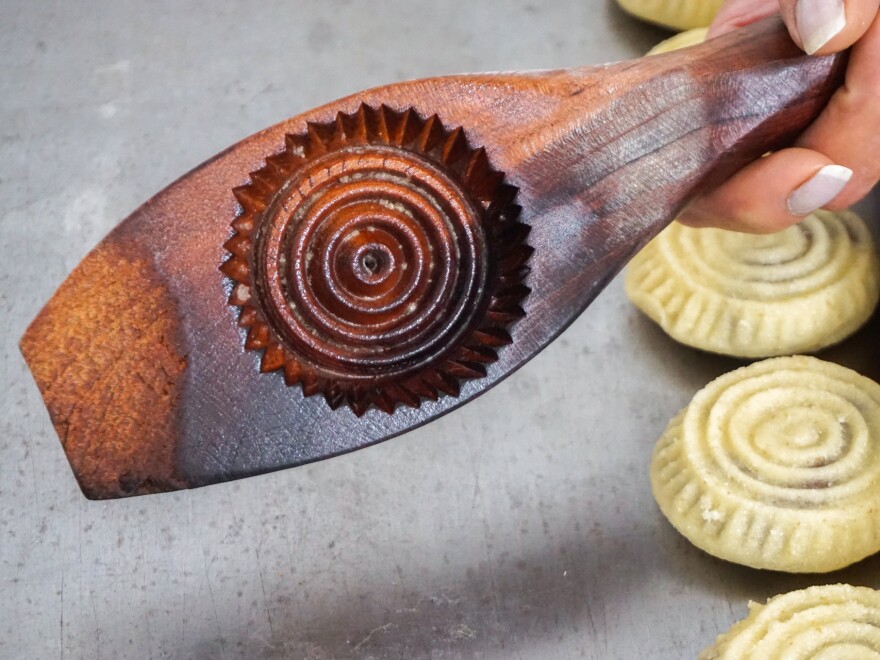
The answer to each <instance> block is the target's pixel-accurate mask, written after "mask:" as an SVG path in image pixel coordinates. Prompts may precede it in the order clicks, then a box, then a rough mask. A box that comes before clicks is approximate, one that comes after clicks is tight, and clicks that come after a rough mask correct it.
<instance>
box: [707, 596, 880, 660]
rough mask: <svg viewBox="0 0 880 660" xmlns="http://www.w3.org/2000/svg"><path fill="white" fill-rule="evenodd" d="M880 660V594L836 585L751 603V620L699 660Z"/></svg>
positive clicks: (737, 624)
mask: <svg viewBox="0 0 880 660" xmlns="http://www.w3.org/2000/svg"><path fill="white" fill-rule="evenodd" d="M767 658H804V659H806V658H811V659H814V660H844V659H845V660H863V659H864V660H868V659H869V658H875V659H876V658H880V591H876V590H874V589H869V588H867V587H853V586H851V585H848V584H831V585H823V586H816V587H809V588H808V589H801V590H799V591H792V592H790V593H787V594H782V595H780V596H776V597H774V598H771V599H770V600H768V601H767V604H766V605H760V604H758V603H749V615H748V617H746V618H745V619H743V620H742V621H740V622H738V623H736V624H735V625H734V626H733V627H732V628H731V629H730V630H728V631H727V632H726V633H724V634H722V635H719V637H718V639H717V640H716V641H715V643H714V644H713V645H712V646H710V647H709V648H707V649H705V650H704V651H703V652H702V653H700V656H699V660H766V659H767Z"/></svg>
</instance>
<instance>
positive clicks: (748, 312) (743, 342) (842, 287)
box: [625, 211, 880, 358]
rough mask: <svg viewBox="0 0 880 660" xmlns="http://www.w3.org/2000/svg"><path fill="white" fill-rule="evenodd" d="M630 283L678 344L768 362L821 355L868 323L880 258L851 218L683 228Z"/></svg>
mask: <svg viewBox="0 0 880 660" xmlns="http://www.w3.org/2000/svg"><path fill="white" fill-rule="evenodd" d="M625 286H626V292H627V295H628V296H629V298H630V300H631V301H632V302H633V303H634V304H635V305H636V306H637V307H638V308H639V309H641V310H642V311H643V312H644V313H645V314H647V315H648V316H649V317H650V318H651V319H653V320H654V321H656V322H657V323H658V324H659V325H660V327H661V328H663V330H664V331H665V332H666V333H667V334H668V335H669V336H671V337H672V338H673V339H675V340H676V341H679V342H681V343H682V344H686V345H688V346H692V347H694V348H699V349H702V350H704V351H709V352H712V353H721V354H724V355H731V356H735V357H743V358H765V357H773V356H777V355H793V354H796V353H812V352H815V351H818V350H820V349H822V348H825V347H826V346H830V345H832V344H836V343H838V342H840V341H842V340H843V339H845V338H846V337H848V336H849V335H851V334H852V333H854V332H855V331H856V330H858V329H859V328H860V327H861V326H862V325H864V323H865V322H866V321H867V320H868V319H869V318H870V316H871V314H872V313H873V311H874V308H875V307H876V306H877V301H878V298H880V261H878V257H877V251H876V248H875V246H874V243H873V240H872V237H871V233H870V231H869V230H868V228H867V226H866V225H865V222H864V221H863V220H862V219H861V218H859V216H857V215H856V214H855V213H852V212H850V211H839V212H830V211H817V212H816V213H814V214H812V215H810V216H808V217H807V218H805V219H804V220H803V222H801V223H799V224H797V225H795V226H793V227H789V228H788V229H785V230H784V231H781V232H778V233H775V234H760V235H759V234H741V233H738V232H732V231H727V230H724V229H694V228H691V227H686V226H684V225H682V224H679V223H674V224H672V225H671V226H669V227H668V228H667V229H665V230H664V231H663V232H661V233H660V235H659V236H657V237H656V238H655V239H654V240H653V241H651V242H650V243H649V244H648V245H647V246H646V247H645V248H644V249H643V250H642V251H641V252H639V253H638V254H637V255H636V256H635V258H634V259H633V260H632V262H631V263H630V265H629V268H628V269H627V273H626V280H625Z"/></svg>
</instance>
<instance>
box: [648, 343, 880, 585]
mask: <svg viewBox="0 0 880 660" xmlns="http://www.w3.org/2000/svg"><path fill="white" fill-rule="evenodd" d="M651 486H652V490H653V492H654V497H655V499H656V500H657V504H658V505H659V506H660V510H661V511H662V512H663V514H664V515H665V516H666V517H667V518H668V519H669V521H670V522H671V523H672V525H673V526H674V527H675V528H676V529H677V530H678V531H679V532H681V533H682V534H683V535H684V536H685V537H686V538H687V539H688V540H690V541H691V542H692V543H693V544H694V545H696V546H697V547H699V548H701V549H703V550H705V551H706V552H708V553H709V554H711V555H714V556H716V557H720V558H721V559H726V560H728V561H732V562H735V563H738V564H744V565H746V566H752V567H754V568H763V569H771V570H777V571H788V572H792V573H821V572H827V571H833V570H836V569H838V568H843V567H844V566H848V565H849V564H852V563H854V562H857V561H859V560H860V559H863V558H865V557H867V556H869V555H872V554H874V553H876V552H877V551H880V385H878V384H877V383H875V382H874V381H872V380H870V379H869V378H866V377H864V376H862V375H860V374H858V373H856V372H855V371H852V370H850V369H847V368H845V367H842V366H840V365H837V364H833V363H830V362H824V361H822V360H819V359H816V358H812V357H805V356H797V357H784V358H775V359H772V360H765V361H763V362H758V363H755V364H752V365H749V366H748V367H743V368H741V369H737V370H736V371H733V372H730V373H728V374H725V375H724V376H721V377H720V378H718V379H716V380H715V381H713V382H712V383H710V384H709V385H707V386H706V387H705V388H704V389H702V390H701V391H700V392H698V393H697V395H696V396H695V397H694V398H693V400H692V401H691V403H690V405H688V407H687V408H686V409H685V410H684V411H683V412H681V413H680V414H679V415H678V416H677V417H675V419H673V420H672V422H671V423H670V424H669V426H668V428H667V429H666V431H665V433H664V434H663V436H662V437H661V438H660V440H659V442H658V443H657V446H656V447H655V449H654V455H653V460H652V463H651Z"/></svg>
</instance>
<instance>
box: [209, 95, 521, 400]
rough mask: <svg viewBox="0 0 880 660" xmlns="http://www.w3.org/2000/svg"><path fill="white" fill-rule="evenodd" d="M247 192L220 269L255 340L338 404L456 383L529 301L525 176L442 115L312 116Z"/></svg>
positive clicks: (431, 392)
mask: <svg viewBox="0 0 880 660" xmlns="http://www.w3.org/2000/svg"><path fill="white" fill-rule="evenodd" d="M235 194H236V197H237V199H238V200H239V202H240V204H241V206H242V213H241V214H240V215H239V216H238V217H237V218H236V219H235V220H234V222H233V227H234V229H235V234H234V235H233V237H232V238H231V239H230V240H229V241H228V242H227V244H226V247H227V249H228V250H229V251H230V253H231V255H230V257H229V259H228V260H227V261H226V262H225V263H224V264H223V266H222V270H223V271H224V272H225V273H226V274H227V275H228V276H229V277H230V278H231V279H232V280H234V281H235V283H236V285H235V286H234V287H233V291H232V295H231V297H230V303H231V304H233V305H237V306H239V307H240V308H241V310H242V311H241V316H240V324H241V325H242V326H244V327H247V328H248V336H247V340H246V342H245V346H246V348H250V349H260V350H263V359H262V362H261V369H262V370H263V371H274V370H277V369H283V370H284V375H285V379H286V381H287V383H288V384H289V385H293V384H297V383H299V384H300V385H301V386H302V389H303V392H304V393H305V394H306V395H312V394H317V393H323V394H324V396H325V398H326V399H327V401H328V403H330V405H331V406H332V407H334V408H335V407H337V406H339V405H341V404H343V403H346V404H348V405H349V406H350V407H351V408H352V410H353V411H354V412H355V413H356V414H358V415H360V414H363V413H364V412H366V410H368V409H369V408H370V407H371V406H375V407H377V408H380V409H382V410H385V411H386V412H393V410H394V409H395V407H396V406H397V405H398V404H405V405H410V406H414V407H418V406H419V405H420V403H421V401H422V399H423V398H429V399H436V398H438V396H439V395H440V394H442V393H446V394H450V395H454V396H456V395H457V394H458V391H459V381H460V380H461V379H462V378H478V377H481V376H484V375H485V365H486V364H488V363H491V362H493V361H495V360H496V359H497V354H496V352H495V351H496V349H497V348H499V347H500V346H502V345H504V344H507V343H509V342H510V336H509V334H508V331H507V328H508V327H509V326H510V325H511V324H512V323H513V322H515V321H516V320H517V319H518V318H520V317H521V316H522V315H523V312H522V309H521V308H520V306H519V304H520V302H521V300H522V299H523V298H524V297H525V295H527V293H528V289H527V288H526V287H525V286H524V285H523V284H522V279H523V277H524V275H525V273H526V272H527V270H526V268H525V266H524V264H525V262H526V261H527V259H528V257H529V255H530V252H531V250H530V248H528V246H526V245H524V243H523V241H524V239H525V237H526V235H527V233H528V227H526V226H525V225H523V224H522V223H520V222H518V219H517V216H518V212H519V208H518V207H517V206H515V205H514V204H513V200H514V198H515V195H516V189H515V188H513V187H512V186H509V185H506V184H504V183H503V175H501V174H500V173H498V172H496V171H495V170H493V169H492V167H491V165H490V164H489V162H488V159H487V158H486V154H485V151H484V150H482V149H472V148H471V147H470V146H469V145H468V144H467V140H466V139H465V136H464V132H463V131H462V130H461V129H455V130H452V131H449V130H446V129H445V128H444V127H443V125H442V124H441V123H440V121H439V119H438V118H437V117H436V116H433V117H429V118H427V119H422V118H421V117H420V116H419V115H418V114H417V113H416V112H414V111H412V110H409V111H406V112H404V113H396V112H393V111H391V110H390V109H388V108H385V107H382V108H379V109H373V108H370V107H369V106H365V105H364V106H361V107H360V108H359V109H358V111H357V112H356V113H354V114H351V115H345V114H341V113H340V114H339V115H337V119H336V122H334V123H332V124H326V125H324V124H309V126H308V131H307V133H305V134H303V135H288V136H287V139H286V148H285V150H284V151H283V152H282V153H280V154H278V155H276V156H272V157H270V158H268V159H267V164H266V167H264V168H262V169H261V170H258V171H257V172H254V173H252V174H251V182H250V184H248V185H246V186H243V187H241V188H238V189H236V190H235Z"/></svg>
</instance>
